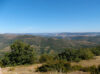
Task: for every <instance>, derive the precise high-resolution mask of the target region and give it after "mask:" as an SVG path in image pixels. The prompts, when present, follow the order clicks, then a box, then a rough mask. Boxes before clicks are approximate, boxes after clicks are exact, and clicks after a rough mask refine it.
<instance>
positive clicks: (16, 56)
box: [2, 41, 35, 66]
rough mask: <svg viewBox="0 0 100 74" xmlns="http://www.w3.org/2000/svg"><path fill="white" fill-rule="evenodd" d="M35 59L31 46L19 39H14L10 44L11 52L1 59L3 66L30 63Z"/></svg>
mask: <svg viewBox="0 0 100 74" xmlns="http://www.w3.org/2000/svg"><path fill="white" fill-rule="evenodd" d="M34 61H35V53H34V50H33V48H32V47H31V46H30V45H28V44H26V43H23V42H21V41H16V42H15V43H13V44H12V45H11V52H10V53H8V54H6V55H5V57H4V58H3V59H2V63H3V65H4V66H9V65H12V66H14V65H24V64H32V63H34Z"/></svg>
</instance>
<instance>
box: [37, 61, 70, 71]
mask: <svg viewBox="0 0 100 74" xmlns="http://www.w3.org/2000/svg"><path fill="white" fill-rule="evenodd" d="M70 70H71V65H70V63H66V62H65V61H63V60H59V61H55V62H52V63H47V64H45V65H43V66H41V67H39V68H38V69H37V70H36V71H40V72H47V71H58V72H68V71H70Z"/></svg>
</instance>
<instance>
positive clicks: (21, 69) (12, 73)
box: [2, 56, 100, 74]
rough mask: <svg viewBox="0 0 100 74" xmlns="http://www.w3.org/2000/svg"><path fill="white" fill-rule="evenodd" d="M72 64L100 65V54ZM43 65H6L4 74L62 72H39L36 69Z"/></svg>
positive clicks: (52, 73)
mask: <svg viewBox="0 0 100 74" xmlns="http://www.w3.org/2000/svg"><path fill="white" fill-rule="evenodd" d="M72 65H82V66H84V67H87V66H92V65H96V66H98V65H100V56H97V57H95V58H94V59H91V60H83V61H81V62H79V63H72ZM39 66H41V64H35V65H29V66H17V67H6V68H2V71H3V74H62V73H57V72H47V73H37V72H35V69H36V68H37V67H39ZM68 74H89V73H86V72H80V71H76V72H71V73H68Z"/></svg>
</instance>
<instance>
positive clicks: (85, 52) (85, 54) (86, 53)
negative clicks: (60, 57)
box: [78, 49, 94, 60]
mask: <svg viewBox="0 0 100 74" xmlns="http://www.w3.org/2000/svg"><path fill="white" fill-rule="evenodd" d="M78 55H79V58H80V59H82V60H88V59H91V58H93V57H94V54H93V53H92V52H91V51H90V50H89V49H80V50H79V51H78Z"/></svg>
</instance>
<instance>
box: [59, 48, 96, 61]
mask: <svg viewBox="0 0 100 74" xmlns="http://www.w3.org/2000/svg"><path fill="white" fill-rule="evenodd" d="M58 57H59V59H64V60H67V61H76V62H79V61H80V60H88V59H91V58H93V57H94V54H93V53H92V52H91V50H89V49H80V50H75V49H65V51H64V52H62V53H60V54H58Z"/></svg>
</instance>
